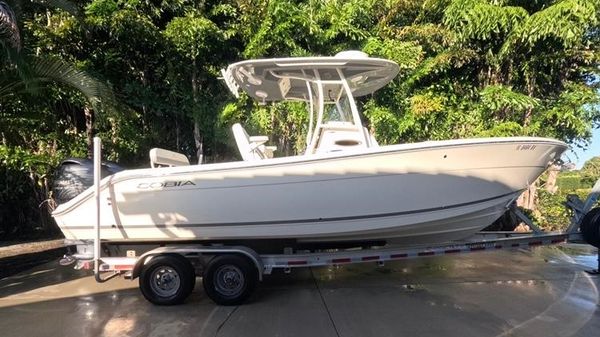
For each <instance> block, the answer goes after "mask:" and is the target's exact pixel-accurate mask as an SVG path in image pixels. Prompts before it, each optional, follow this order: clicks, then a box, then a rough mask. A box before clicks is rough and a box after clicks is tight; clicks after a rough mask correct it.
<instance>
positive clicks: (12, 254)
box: [0, 239, 67, 279]
mask: <svg viewBox="0 0 600 337" xmlns="http://www.w3.org/2000/svg"><path fill="white" fill-rule="evenodd" d="M63 241H64V240H63V239H58V240H48V241H35V242H24V243H12V242H0V279H3V278H5V277H7V276H11V275H15V274H17V273H19V272H22V271H24V270H28V269H30V268H33V267H35V266H38V265H40V264H44V263H48V262H50V261H53V260H57V259H59V258H60V257H61V256H63V255H64V254H65V253H66V252H67V248H66V247H65V244H64V242H63Z"/></svg>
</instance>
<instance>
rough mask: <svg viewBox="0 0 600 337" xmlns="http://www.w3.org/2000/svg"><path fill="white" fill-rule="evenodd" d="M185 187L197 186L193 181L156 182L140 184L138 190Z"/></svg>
mask: <svg viewBox="0 0 600 337" xmlns="http://www.w3.org/2000/svg"><path fill="white" fill-rule="evenodd" d="M183 186H196V184H194V182H193V181H191V180H185V181H156V182H153V183H139V184H138V185H137V188H141V189H148V188H169V187H183Z"/></svg>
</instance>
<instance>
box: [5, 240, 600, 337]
mask: <svg viewBox="0 0 600 337" xmlns="http://www.w3.org/2000/svg"><path fill="white" fill-rule="evenodd" d="M594 253H595V252H594V250H592V249H590V248H588V247H587V246H581V247H580V246H573V245H570V246H568V247H539V248H536V249H534V250H532V251H529V250H518V251H497V252H483V253H475V254H466V255H456V256H442V257H429V258H422V259H416V260H407V261H397V262H393V263H387V264H386V265H385V266H377V265H376V264H371V263H367V264H355V265H347V266H343V267H330V268H327V267H323V268H302V269H296V270H294V271H293V272H292V273H291V274H284V273H275V274H274V275H271V276H268V277H266V278H265V281H264V282H263V283H262V284H261V285H260V287H259V289H258V291H257V292H256V294H255V295H254V296H253V297H252V298H251V300H250V301H249V303H247V304H245V305H242V306H238V307H220V306H217V305H215V304H214V303H212V302H211V301H210V300H209V299H208V298H207V297H206V295H204V293H203V292H202V284H201V279H198V280H197V283H196V289H195V290H194V292H193V293H192V296H191V297H190V298H189V299H188V300H187V301H186V303H185V304H183V305H179V306H172V307H159V306H154V305H152V304H150V303H148V302H146V301H145V300H144V298H143V297H142V295H141V294H140V292H139V290H138V288H137V280H136V281H129V280H124V279H113V280H111V281H109V282H107V283H104V284H97V283H96V282H95V281H94V279H93V277H92V276H90V275H89V273H88V272H85V271H75V270H73V269H72V268H70V267H61V266H59V265H58V263H57V262H51V263H47V264H44V265H41V266H38V267H36V268H34V269H31V270H29V271H27V272H24V273H20V274H17V275H14V276H11V277H8V278H5V279H2V280H0V336H2V337H12V336H15V337H16V336H18V337H22V336H77V337H81V336H261V337H262V336H314V337H318V336H333V337H335V336H344V337H351V336H361V337H364V336H436V337H439V336H461V337H466V336H477V337H484V336H507V337H508V336H524V337H528V336H532V337H533V336H536V337H541V336H543V337H551V336H586V337H587V336H598V334H599V332H600V304H599V290H598V289H599V287H600V277H598V276H589V275H588V274H586V273H585V272H583V271H584V270H586V269H592V268H595V267H596V263H597V262H596V256H595V255H592V254H594Z"/></svg>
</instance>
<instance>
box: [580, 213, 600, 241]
mask: <svg viewBox="0 0 600 337" xmlns="http://www.w3.org/2000/svg"><path fill="white" fill-rule="evenodd" d="M579 230H580V231H581V234H582V235H583V239H584V240H585V242H587V243H589V244H590V245H592V246H594V247H597V248H600V207H596V208H593V209H591V210H590V211H589V212H588V213H587V214H586V215H585V216H584V217H583V219H582V220H581V225H580V227H579Z"/></svg>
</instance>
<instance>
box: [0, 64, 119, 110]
mask: <svg viewBox="0 0 600 337" xmlns="http://www.w3.org/2000/svg"><path fill="white" fill-rule="evenodd" d="M19 68H20V69H19V76H18V77H16V78H13V79H12V80H8V81H0V99H1V98H2V97H6V96H9V95H11V94H15V93H19V92H29V93H34V94H35V93H36V92H37V91H38V88H39V86H40V85H41V84H44V83H48V82H55V83H61V84H63V85H66V86H68V87H70V88H73V89H75V90H77V91H79V92H81V93H82V94H83V95H84V96H85V97H86V99H87V101H88V102H89V103H90V105H91V106H92V108H94V110H101V109H102V110H111V109H113V108H114V106H115V104H116V103H115V102H116V100H115V98H114V95H113V93H112V90H111V88H110V87H109V86H108V85H107V84H105V83H104V82H102V81H100V80H98V79H96V78H94V77H93V76H91V75H90V74H88V73H87V72H85V71H84V70H81V69H77V68H76V67H74V66H73V65H71V64H69V63H67V62H65V61H62V60H60V59H57V58H48V57H36V58H33V59H28V60H27V61H26V62H21V63H20V64H19ZM2 82H4V83H2Z"/></svg>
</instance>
